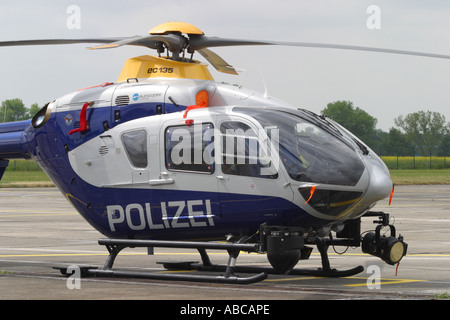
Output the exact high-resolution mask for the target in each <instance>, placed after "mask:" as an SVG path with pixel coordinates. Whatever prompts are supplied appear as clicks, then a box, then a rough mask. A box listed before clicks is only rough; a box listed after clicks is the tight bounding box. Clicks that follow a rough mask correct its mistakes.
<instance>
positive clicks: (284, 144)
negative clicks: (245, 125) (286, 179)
mask: <svg viewBox="0 0 450 320" xmlns="http://www.w3.org/2000/svg"><path fill="white" fill-rule="evenodd" d="M233 110H234V111H236V112H239V113H243V114H247V115H249V116H251V117H253V118H254V119H256V120H257V121H259V123H260V124H261V126H262V127H263V128H264V129H266V131H268V130H269V129H270V130H271V131H272V130H274V129H275V130H277V134H276V135H273V134H269V136H271V139H272V142H273V143H276V144H278V150H279V155H280V159H281V161H282V162H283V164H284V166H285V168H286V170H287V172H288V173H289V176H290V177H291V178H292V179H294V180H297V181H301V182H314V183H323V184H334V185H345V186H354V185H356V184H357V183H358V181H359V179H360V177H361V175H362V173H363V171H364V164H363V163H362V161H361V159H360V158H359V157H358V155H357V153H356V152H355V149H354V148H353V146H352V145H351V144H350V143H348V142H347V141H346V140H345V139H344V138H343V137H342V136H340V133H339V131H337V129H336V128H335V127H333V128H330V129H327V128H326V127H325V125H323V126H322V125H321V124H320V123H318V121H319V120H317V119H313V118H311V116H309V115H308V114H304V113H302V112H301V111H298V112H296V111H295V110H293V111H292V112H290V111H280V110H271V109H256V108H255V109H254V108H235V109H233ZM316 120H317V121H316ZM272 132H273V131H272ZM277 140H278V141H277Z"/></svg>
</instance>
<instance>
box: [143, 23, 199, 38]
mask: <svg viewBox="0 0 450 320" xmlns="http://www.w3.org/2000/svg"><path fill="white" fill-rule="evenodd" d="M148 33H149V34H152V35H158V34H159V35H162V34H170V33H184V34H188V35H189V34H198V35H204V33H203V31H202V30H200V29H199V28H197V27H196V26H194V25H192V24H190V23H186V22H179V21H171V22H165V23H162V24H160V25H157V26H156V27H154V28H152V29H151V30H150V31H149V32H148Z"/></svg>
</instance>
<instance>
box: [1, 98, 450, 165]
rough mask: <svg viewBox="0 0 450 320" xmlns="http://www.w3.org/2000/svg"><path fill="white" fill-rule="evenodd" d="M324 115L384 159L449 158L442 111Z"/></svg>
mask: <svg viewBox="0 0 450 320" xmlns="http://www.w3.org/2000/svg"><path fill="white" fill-rule="evenodd" d="M39 109H40V107H39V106H38V104H37V103H33V104H32V105H31V107H30V108H27V107H26V106H25V105H24V103H23V102H22V100H21V99H18V98H15V99H9V100H5V101H3V102H2V104H1V107H0V122H11V121H19V120H27V119H30V118H32V117H33V116H34V115H35V114H36V113H37V112H38V111H39ZM321 114H322V115H325V116H327V117H328V118H330V119H333V120H334V121H336V122H338V123H339V124H341V125H342V126H344V127H345V128H347V129H348V130H349V131H350V132H352V133H353V134H355V135H356V136H357V137H359V138H360V139H361V140H362V141H363V142H364V143H366V144H367V145H368V146H369V147H370V148H371V149H372V150H374V151H375V152H376V153H377V154H379V155H382V156H414V155H419V156H429V155H433V156H450V122H446V119H445V116H444V115H442V114H440V113H439V112H432V111H418V112H414V113H409V114H407V115H405V116H403V115H401V116H398V117H397V118H395V119H394V123H395V127H392V128H390V129H389V132H385V131H383V130H381V129H377V127H376V125H377V119H376V118H375V117H373V116H371V115H370V114H369V113H367V112H366V111H364V110H363V109H361V108H359V107H355V106H354V105H353V103H352V102H351V101H343V100H341V101H335V102H332V103H329V104H328V105H327V106H326V108H324V109H323V110H321Z"/></svg>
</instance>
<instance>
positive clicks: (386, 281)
mask: <svg viewBox="0 0 450 320" xmlns="http://www.w3.org/2000/svg"><path fill="white" fill-rule="evenodd" d="M349 279H363V280H367V279H368V278H364V277H351V278H349ZM424 281H428V280H417V279H380V285H385V284H399V283H412V282H424ZM343 286H344V287H365V286H367V282H365V283H356V284H344V285H343Z"/></svg>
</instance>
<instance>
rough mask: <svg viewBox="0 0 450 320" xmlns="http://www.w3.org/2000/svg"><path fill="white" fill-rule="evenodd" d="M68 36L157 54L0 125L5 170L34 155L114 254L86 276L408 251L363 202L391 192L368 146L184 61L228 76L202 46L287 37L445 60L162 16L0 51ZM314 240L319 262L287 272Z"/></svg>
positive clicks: (260, 270) (275, 267)
mask: <svg viewBox="0 0 450 320" xmlns="http://www.w3.org/2000/svg"><path fill="white" fill-rule="evenodd" d="M77 43H95V44H97V45H96V46H94V47H91V48H89V49H91V50H98V49H110V48H116V47H120V46H123V45H134V46H143V47H147V48H149V49H152V50H156V52H157V54H158V55H157V56H153V55H143V56H138V57H134V58H130V59H128V60H127V61H126V62H125V65H124V67H123V69H122V72H121V73H120V75H119V78H118V81H117V82H115V83H111V82H105V83H103V84H100V85H97V86H94V87H88V88H86V89H81V90H78V91H75V92H72V93H69V94H67V95H64V96H62V97H59V98H57V99H55V100H53V101H51V102H49V103H48V104H46V105H45V106H44V107H43V108H42V109H41V110H40V111H39V112H38V113H37V114H36V115H35V116H34V117H33V118H32V119H30V120H27V121H18V122H11V123H2V124H0V178H1V176H2V175H3V173H4V171H5V169H6V167H7V166H8V163H9V160H12V159H28V160H34V161H36V162H37V163H38V165H39V166H40V167H41V168H42V169H43V171H44V172H45V173H46V174H47V175H48V176H49V177H50V179H51V180H52V181H53V182H54V184H55V186H56V187H57V188H58V189H59V190H60V191H61V193H62V194H63V195H64V196H65V198H66V199H67V200H68V201H69V202H70V203H71V204H72V205H73V207H74V208H75V209H76V210H77V211H78V212H79V213H80V214H81V215H82V216H83V218H84V219H85V220H86V221H87V222H88V223H89V224H90V225H92V227H94V228H95V229H96V230H98V231H99V232H100V233H102V234H103V235H105V236H106V238H105V239H99V241H98V243H99V244H100V245H104V246H106V248H107V250H108V251H109V253H110V255H109V257H108V258H107V260H106V262H105V265H104V267H103V268H98V267H91V266H89V267H83V269H82V271H83V272H82V273H83V275H85V276H112V277H120V276H124V277H139V278H149V279H162V280H181V281H206V282H219V283H242V284H245V283H254V282H258V281H262V280H264V279H266V278H267V276H268V274H269V273H278V274H308V275H318V276H323V277H345V276H350V275H354V274H357V273H360V272H362V271H363V270H364V268H363V267H362V266H357V267H355V268H352V269H349V270H336V269H334V268H331V266H330V262H329V259H328V254H327V250H328V248H329V246H331V245H332V246H346V247H349V246H352V247H361V249H362V251H363V252H364V253H367V254H370V255H373V256H376V257H379V258H381V259H382V260H383V261H384V262H386V263H388V264H390V265H395V264H398V263H399V261H400V260H401V259H402V258H403V257H404V256H405V255H406V253H407V247H408V245H407V243H406V242H404V239H403V236H401V235H398V236H397V234H396V229H395V227H394V226H393V225H392V224H390V218H389V214H387V213H385V212H374V211H371V210H372V208H373V207H374V206H375V205H376V204H377V202H379V201H380V200H383V199H386V198H388V197H389V201H391V200H392V196H393V193H394V185H393V183H392V181H391V179H390V175H389V170H388V169H387V167H386V166H385V164H384V163H383V161H382V160H381V159H380V158H379V157H378V156H377V155H376V154H375V152H374V151H373V150H371V149H370V148H369V147H368V146H367V145H366V144H365V143H363V142H362V141H361V140H360V139H358V137H356V136H355V135H353V134H352V133H351V132H349V131H348V130H346V129H345V128H344V127H342V126H341V125H339V124H338V123H336V122H335V121H333V120H331V119H329V118H327V117H325V116H323V115H318V114H316V113H314V112H312V111H309V110H306V109H302V108H298V107H297V106H293V105H291V104H289V103H287V102H284V101H282V100H279V99H276V98H274V97H270V98H268V97H267V96H266V94H265V93H261V92H257V91H254V90H250V89H245V88H242V87H236V86H233V85H229V84H226V83H222V82H218V81H215V80H214V79H213V77H212V75H211V73H210V72H209V70H208V65H207V64H205V63H203V62H200V61H197V60H194V59H193V56H194V53H196V52H198V53H199V54H200V55H201V56H203V57H204V58H205V59H206V60H207V61H208V62H209V63H210V64H211V65H212V66H213V67H214V68H215V69H216V70H218V71H219V72H223V73H227V74H234V75H236V74H238V72H237V70H236V69H235V68H234V67H233V66H231V65H230V64H228V63H227V62H226V61H225V60H223V59H222V58H221V57H220V56H218V55H217V54H216V53H214V52H213V51H211V50H210V49H209V48H213V47H226V46H247V45H283V46H297V47H316V48H331V49H345V50H360V51H372V52H383V53H394V54H408V55H418V56H425V57H433V58H445V59H449V58H450V57H448V56H444V55H438V54H430V53H422V52H411V51H404V50H391V49H380V48H368V47H358V46H345V45H336V44H318V43H302V42H278V41H262V40H241V39H229V38H219V37H208V36H206V35H205V34H204V33H203V31H201V30H200V29H199V28H197V27H195V26H193V25H191V24H189V23H185V22H167V23H163V24H161V25H158V26H156V27H154V28H152V29H151V30H150V31H149V32H148V34H147V35H144V36H134V37H128V38H123V37H121V38H92V39H45V40H20V41H3V42H0V47H8V46H26V45H63V44H77ZM363 218H378V220H375V221H374V223H375V224H377V226H376V228H375V230H372V231H368V232H365V233H361V221H362V219H363ZM383 228H388V229H389V231H390V232H389V235H387V233H386V232H383V233H382V232H381V230H382V229H383ZM333 234H334V235H333ZM363 234H364V235H363ZM311 246H316V247H317V249H318V250H319V252H320V255H321V262H322V267H321V268H318V269H313V270H310V269H302V268H296V265H297V264H298V263H299V261H300V260H305V259H308V258H309V257H310V255H311V252H312V250H313V247H311ZM129 247H146V248H148V250H149V253H151V252H152V251H153V248H156V247H171V248H193V249H197V250H198V252H199V253H200V256H201V260H202V262H201V263H195V262H180V263H174V262H170V263H169V262H166V263H163V265H164V267H165V268H167V269H177V268H189V269H193V270H200V271H224V272H225V273H224V274H222V275H210V274H208V273H207V274H206V275H203V274H202V275H196V274H189V275H186V274H174V273H170V274H164V273H146V272H136V271H124V270H117V269H114V268H113V264H114V261H115V259H116V257H117V255H118V254H119V253H120V252H121V250H123V249H125V248H129ZM211 249H214V250H224V251H226V252H227V253H228V255H229V259H228V263H227V265H216V264H213V263H212V262H211V260H210V259H209V256H208V254H207V252H206V250H211ZM242 251H243V252H250V253H252V252H255V253H263V254H267V259H268V262H269V263H270V266H271V267H263V266H261V267H257V266H256V267H243V266H237V265H236V261H237V258H238V255H239V253H240V252H242ZM59 269H60V270H61V272H62V273H63V274H66V275H69V274H70V273H69V271H68V269H67V267H59ZM239 271H241V272H244V273H251V275H250V276H238V275H236V272H239Z"/></svg>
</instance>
